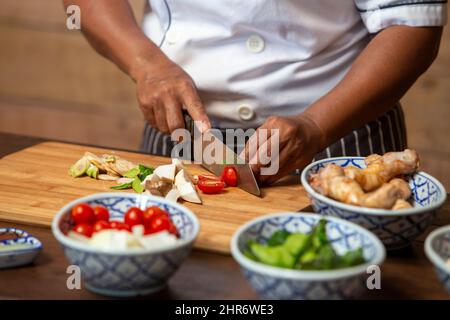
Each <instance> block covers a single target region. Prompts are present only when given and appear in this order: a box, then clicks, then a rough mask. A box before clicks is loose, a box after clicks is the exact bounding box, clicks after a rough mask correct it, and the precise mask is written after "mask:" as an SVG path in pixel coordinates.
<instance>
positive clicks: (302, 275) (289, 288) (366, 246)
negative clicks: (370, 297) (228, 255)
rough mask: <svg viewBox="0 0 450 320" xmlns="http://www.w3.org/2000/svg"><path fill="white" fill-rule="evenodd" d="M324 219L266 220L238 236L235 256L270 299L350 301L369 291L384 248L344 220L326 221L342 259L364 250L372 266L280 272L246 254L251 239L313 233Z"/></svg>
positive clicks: (275, 217)
mask: <svg viewBox="0 0 450 320" xmlns="http://www.w3.org/2000/svg"><path fill="white" fill-rule="evenodd" d="M320 219H323V217H321V216H320V215H317V214H308V213H281V214H273V215H267V216H263V217H261V218H257V219H255V220H252V221H250V222H249V223H247V224H246V225H244V226H242V227H241V228H240V229H239V230H238V231H236V233H235V234H234V236H233V239H232V242H231V251H232V255H233V257H234V259H235V260H236V261H237V262H238V263H239V264H240V265H241V267H242V269H243V273H244V275H245V277H246V278H247V279H248V281H249V282H250V284H251V285H252V287H253V288H254V289H255V291H257V292H258V293H259V294H260V295H262V296H263V297H264V298H267V299H283V300H293V299H348V298H355V297H357V296H358V295H359V294H360V293H361V292H362V291H363V290H364V288H365V278H367V276H368V275H367V273H366V270H367V267H368V266H370V265H378V266H379V265H380V264H381V263H382V262H383V261H384V258H385V249H384V246H383V244H382V243H381V242H380V241H379V240H378V238H377V237H376V236H375V235H373V234H372V233H370V232H369V231H367V230H365V229H363V228H362V227H360V226H357V225H355V224H353V223H351V222H347V221H344V220H342V219H338V218H333V217H327V218H325V219H327V220H328V224H327V227H326V232H327V236H328V238H329V239H330V241H331V243H332V246H333V247H334V249H335V250H336V251H337V252H338V253H339V254H344V253H345V252H347V251H349V250H354V249H356V248H359V247H362V248H363V254H364V258H365V259H366V261H367V263H365V264H362V265H359V266H355V267H351V268H345V269H339V270H331V271H303V270H289V269H283V268H276V267H272V266H268V265H264V264H261V263H258V262H255V261H252V260H250V259H248V258H247V257H245V256H244V255H243V253H242V252H243V251H244V250H245V248H246V245H247V243H248V241H249V240H251V239H253V240H256V241H258V242H265V241H267V239H268V238H269V237H270V236H271V235H272V233H273V232H275V231H277V230H281V229H284V230H287V231H290V232H303V233H309V232H311V230H312V229H313V227H314V225H315V224H316V223H317V222H318V221H319V220H320Z"/></svg>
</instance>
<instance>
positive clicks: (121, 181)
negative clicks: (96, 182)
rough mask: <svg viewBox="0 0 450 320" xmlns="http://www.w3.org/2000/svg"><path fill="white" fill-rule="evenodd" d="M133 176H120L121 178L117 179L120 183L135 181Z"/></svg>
mask: <svg viewBox="0 0 450 320" xmlns="http://www.w3.org/2000/svg"><path fill="white" fill-rule="evenodd" d="M133 180H134V179H133V178H120V179H117V183H118V184H125V183H130V182H133Z"/></svg>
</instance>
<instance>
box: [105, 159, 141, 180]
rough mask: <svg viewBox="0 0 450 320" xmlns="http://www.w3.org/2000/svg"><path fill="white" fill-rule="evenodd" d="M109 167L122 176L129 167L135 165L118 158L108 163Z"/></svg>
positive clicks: (134, 166) (131, 167)
mask: <svg viewBox="0 0 450 320" xmlns="http://www.w3.org/2000/svg"><path fill="white" fill-rule="evenodd" d="M109 167H110V168H112V169H113V170H114V171H115V172H117V173H119V174H120V175H121V176H123V175H124V174H125V173H127V172H128V171H130V170H131V169H133V168H136V165H135V164H134V163H132V162H130V161H128V160H125V159H120V158H118V159H117V160H116V162H111V163H109Z"/></svg>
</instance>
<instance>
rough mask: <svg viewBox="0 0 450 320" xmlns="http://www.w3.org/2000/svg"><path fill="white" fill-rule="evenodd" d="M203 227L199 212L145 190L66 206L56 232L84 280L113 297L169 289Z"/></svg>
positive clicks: (55, 223) (105, 195) (55, 222)
mask: <svg viewBox="0 0 450 320" xmlns="http://www.w3.org/2000/svg"><path fill="white" fill-rule="evenodd" d="M199 229H200V225H199V221H198V219H197V217H196V216H195V214H194V213H192V212H191V211H190V210H189V209H187V208H186V207H184V206H182V205H179V204H177V203H175V202H172V201H168V200H165V199H164V198H161V197H155V196H150V195H143V194H131V193H99V194H94V195H90V196H87V197H82V198H79V199H77V200H75V201H72V202H70V203H69V204H67V205H66V206H64V207H63V208H62V209H61V210H60V211H59V212H58V213H57V214H56V216H55V217H54V219H53V222H52V232H53V235H54V236H55V238H56V239H57V240H58V241H59V243H60V244H61V245H62V247H63V250H64V253H65V255H66V257H67V258H68V260H69V261H70V263H71V264H72V265H76V266H78V267H79V268H80V271H81V277H82V280H83V285H84V286H85V287H86V288H87V289H89V290H91V291H93V292H96V293H99V294H103V295H110V296H136V295H146V294H150V293H153V292H156V291H158V290H160V289H161V288H163V287H164V286H165V285H166V284H167V281H168V280H169V278H170V277H171V276H172V275H173V274H174V273H175V271H176V270H177V269H178V267H179V266H180V265H181V264H182V263H183V261H184V260H185V258H186V257H187V255H188V254H189V252H190V250H191V248H192V245H193V243H194V241H195V239H196V238H197V236H198V233H199Z"/></svg>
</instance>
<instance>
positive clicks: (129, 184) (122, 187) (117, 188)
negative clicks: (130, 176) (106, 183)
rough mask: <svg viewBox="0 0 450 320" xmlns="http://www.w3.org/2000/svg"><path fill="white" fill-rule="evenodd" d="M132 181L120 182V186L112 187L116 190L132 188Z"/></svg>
mask: <svg viewBox="0 0 450 320" xmlns="http://www.w3.org/2000/svg"><path fill="white" fill-rule="evenodd" d="M132 184H133V183H132V182H128V183H124V184H120V185H118V186H112V187H111V189H114V190H125V189H131V188H132Z"/></svg>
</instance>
